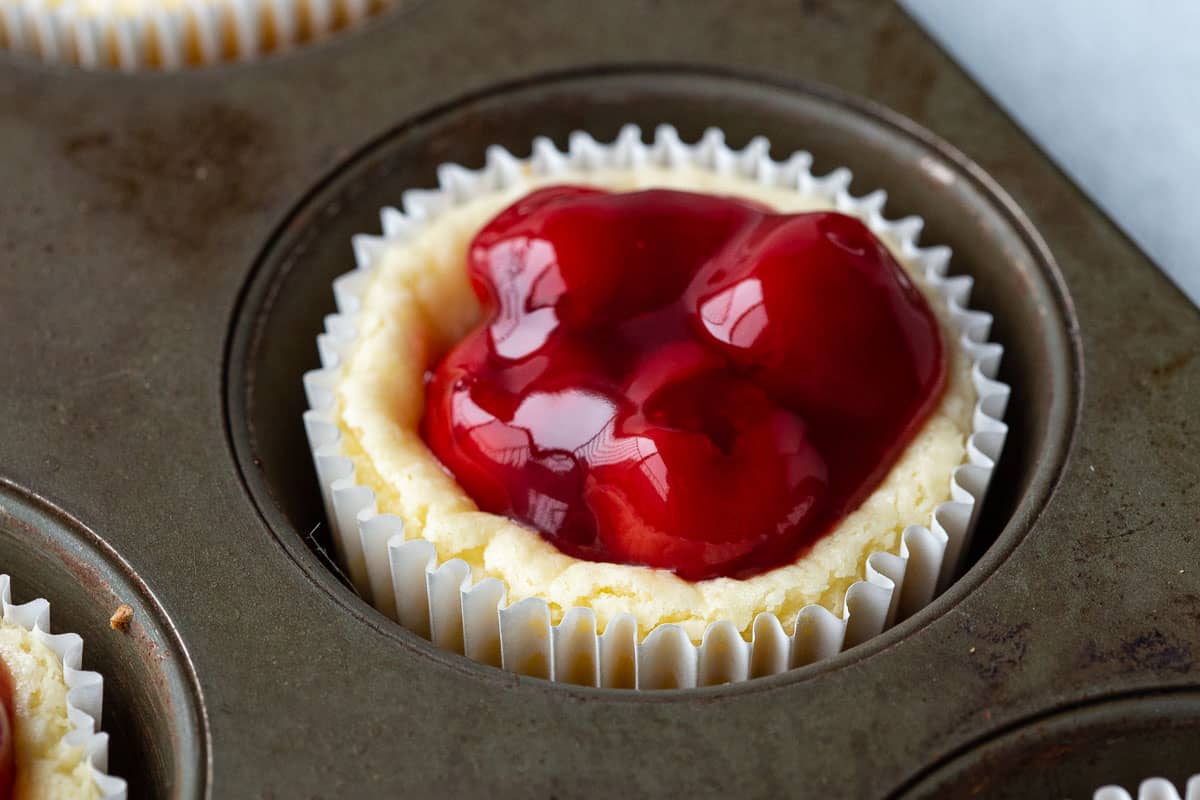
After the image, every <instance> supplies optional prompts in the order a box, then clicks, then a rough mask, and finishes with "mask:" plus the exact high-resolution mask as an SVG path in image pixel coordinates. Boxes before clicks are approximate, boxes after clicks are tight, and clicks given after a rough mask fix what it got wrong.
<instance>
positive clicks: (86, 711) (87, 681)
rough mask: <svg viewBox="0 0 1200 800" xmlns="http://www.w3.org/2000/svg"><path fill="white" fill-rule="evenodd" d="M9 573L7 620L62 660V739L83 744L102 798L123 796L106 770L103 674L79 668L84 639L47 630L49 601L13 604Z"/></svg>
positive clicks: (0, 600)
mask: <svg viewBox="0 0 1200 800" xmlns="http://www.w3.org/2000/svg"><path fill="white" fill-rule="evenodd" d="M10 581H11V579H10V578H9V576H8V575H4V574H0V613H2V614H3V617H4V620H5V621H6V622H10V623H13V624H15V625H20V626H21V627H22V628H25V629H26V630H27V631H29V632H30V633H32V634H33V636H34V638H35V639H37V640H38V641H39V642H41V643H42V644H44V645H45V646H46V647H48V648H49V649H50V650H51V652H53V653H54V654H55V655H56V656H58V658H59V660H60V661H61V662H62V669H63V680H64V681H65V682H66V684H67V718H68V719H69V720H70V721H71V724H72V726H73V728H72V730H71V731H70V732H69V733H67V734H66V736H65V737H63V738H64V741H65V742H66V743H67V744H68V745H70V746H72V747H82V748H83V749H84V757H85V758H86V759H87V760H88V763H89V765H90V766H91V771H92V778H93V779H94V780H95V782H96V787H97V788H98V789H99V793H100V797H101V798H104V800H125V796H126V786H125V781H124V779H122V778H117V777H115V776H112V775H109V774H107V772H106V770H107V769H108V734H107V733H104V732H103V731H101V730H100V712H101V709H102V706H103V701H104V678H103V677H102V676H101V675H100V674H99V673H98V672H89V671H85V670H82V669H80V666H81V665H82V663H83V639H82V638H81V637H80V636H79V635H78V634H74V633H60V634H52V633H50V603H49V601H47V600H43V599H40V598H39V599H37V600H30V601H29V602H26V603H22V604H21V605H13V604H12V602H11V600H12V598H11V594H10V585H9V584H10Z"/></svg>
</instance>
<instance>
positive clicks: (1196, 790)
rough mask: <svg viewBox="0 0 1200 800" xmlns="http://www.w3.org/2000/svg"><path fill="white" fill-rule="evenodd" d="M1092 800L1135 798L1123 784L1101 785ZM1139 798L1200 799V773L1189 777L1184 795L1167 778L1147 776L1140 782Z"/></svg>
mask: <svg viewBox="0 0 1200 800" xmlns="http://www.w3.org/2000/svg"><path fill="white" fill-rule="evenodd" d="M1092 800H1134V798H1133V796H1131V795H1130V794H1129V792H1127V791H1126V790H1125V789H1124V788H1123V787H1121V786H1116V785H1112V786H1101V787H1100V788H1099V789H1097V790H1096V793H1095V794H1094V795H1092ZM1137 800H1200V775H1193V776H1192V777H1190V778H1188V782H1187V786H1186V787H1185V788H1184V792H1183V797H1180V796H1179V790H1178V789H1176V788H1175V784H1173V783H1171V782H1170V781H1169V780H1167V779H1166V778H1147V779H1146V780H1144V781H1142V782H1141V783H1140V784H1138V789H1137Z"/></svg>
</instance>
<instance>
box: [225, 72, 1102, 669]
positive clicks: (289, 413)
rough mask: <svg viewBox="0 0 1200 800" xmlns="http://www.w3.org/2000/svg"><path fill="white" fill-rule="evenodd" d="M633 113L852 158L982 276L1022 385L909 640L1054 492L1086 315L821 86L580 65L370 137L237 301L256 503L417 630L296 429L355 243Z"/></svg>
mask: <svg viewBox="0 0 1200 800" xmlns="http://www.w3.org/2000/svg"><path fill="white" fill-rule="evenodd" d="M627 122H632V123H634V124H637V125H639V126H640V127H641V128H642V130H643V131H652V130H654V128H655V126H656V125H658V124H661V123H670V124H672V125H674V126H676V127H677V128H678V130H679V133H680V136H681V137H682V138H683V139H684V140H685V141H695V140H697V139H698V138H699V137H700V135H701V134H702V132H703V131H704V130H705V129H706V128H707V127H710V126H716V127H720V128H722V129H723V130H724V131H725V133H726V135H727V137H728V140H729V143H730V144H731V145H732V146H735V147H740V146H742V145H744V144H745V143H746V142H747V141H749V139H750V138H751V137H753V136H756V135H759V134H762V135H765V136H766V137H767V138H769V139H770V141H771V146H772V154H773V155H774V156H775V157H776V158H782V157H786V156H787V155H788V154H790V153H791V152H793V151H796V150H808V151H810V152H811V153H812V154H813V156H814V172H815V173H816V174H822V173H825V172H828V171H829V170H831V169H833V168H834V167H836V166H847V167H849V168H850V169H851V170H852V172H853V174H854V180H853V183H852V184H851V187H850V191H851V193H852V194H863V193H865V192H867V191H871V190H874V189H877V188H880V187H882V188H884V189H886V190H887V192H888V201H887V215H888V216H889V217H900V216H903V215H906V214H916V215H920V216H921V217H923V218H924V219H925V223H926V224H925V228H924V233H923V234H922V236H921V242H922V243H923V244H945V245H948V246H949V247H951V248H952V250H953V252H954V256H953V259H952V261H951V264H950V272H951V273H953V274H968V275H971V276H973V277H974V279H975V289H974V292H973V294H972V299H971V306H972V307H973V308H978V309H982V310H986V311H989V312H991V313H993V314H994V315H995V324H994V326H993V333H992V339H993V340H994V341H997V342H1000V343H1002V344H1003V345H1004V347H1005V356H1004V361H1003V366H1002V368H1001V374H1000V375H999V378H1000V379H1001V380H1003V381H1005V382H1007V383H1009V384H1010V385H1011V386H1012V387H1013V395H1012V398H1011V400H1010V401H1009V405H1008V411H1007V415H1006V421H1007V422H1008V423H1009V425H1010V433H1009V437H1008V441H1007V444H1006V446H1005V452H1004V457H1003V459H1002V461H1001V463H1000V466H999V469H998V471H997V473H996V475H995V476H994V478H993V482H992V489H991V492H990V494H989V497H988V501H987V503H986V505H985V506H984V508H983V510H982V518H981V522H980V524H979V526H978V528H977V530H976V533H975V545H974V548H973V551H972V553H971V554H970V555H969V562H970V563H972V564H975V566H974V567H972V568H971V569H969V570H968V571H967V573H966V575H965V577H964V578H962V579H960V580H959V581H958V583H957V584H956V585H955V586H954V587H952V588H951V590H950V592H949V595H950V596H949V597H944V598H942V599H941V600H939V601H935V603H934V605H933V606H932V607H930V608H929V609H926V610H925V611H923V612H920V613H918V614H917V615H916V618H915V619H916V621H910V622H909V623H906V624H903V625H901V626H899V627H898V628H897V629H895V630H893V631H892V632H890V633H887V634H885V635H884V636H882V637H877V638H876V639H875V640H873V642H882V641H887V640H890V639H894V637H897V636H903V635H907V634H910V633H912V632H913V631H914V630H915V627H914V626H916V625H919V624H920V623H919V621H920V620H927V619H929V618H930V615H931V614H935V613H938V611H939V610H944V609H945V608H947V607H949V605H950V604H951V603H952V602H954V599H955V598H956V597H961V596H962V593H963V592H965V591H969V590H970V588H971V587H973V586H975V585H977V584H978V583H979V582H980V581H981V580H982V578H983V577H984V576H985V575H986V574H987V573H988V572H990V571H991V570H993V569H995V568H996V567H997V565H998V564H999V563H1000V562H1001V561H1002V560H1003V558H1004V557H1005V556H1006V555H1007V554H1008V553H1009V552H1011V550H1012V548H1013V547H1014V546H1015V545H1016V544H1017V543H1018V542H1019V540H1020V538H1021V536H1022V535H1023V534H1024V532H1025V531H1027V530H1028V528H1029V526H1030V525H1031V524H1032V522H1033V520H1034V519H1035V518H1036V517H1037V515H1038V513H1039V511H1040V509H1041V507H1042V505H1043V503H1044V501H1045V499H1046V497H1047V496H1048V495H1049V493H1050V491H1051V490H1052V488H1053V486H1054V484H1055V483H1056V481H1057V479H1058V474H1059V472H1060V469H1061V466H1062V463H1063V459H1064V458H1065V454H1066V450H1067V446H1068V444H1069V442H1070V439H1071V435H1072V432H1073V429H1074V415H1075V406H1076V402H1077V399H1078V386H1077V382H1078V378H1077V376H1078V374H1079V364H1078V355H1077V350H1076V347H1075V343H1074V338H1073V330H1074V327H1075V326H1074V323H1073V319H1072V312H1071V309H1070V303H1069V301H1068V300H1067V298H1066V297H1065V295H1064V293H1063V290H1062V286H1061V283H1060V281H1059V279H1058V276H1057V273H1056V270H1055V267H1054V266H1053V264H1052V262H1051V260H1050V258H1049V255H1048V254H1047V253H1046V251H1045V249H1044V246H1043V245H1042V244H1041V243H1040V239H1039V237H1038V236H1037V234H1036V233H1035V232H1034V231H1033V230H1031V228H1030V227H1029V225H1028V223H1027V222H1026V221H1025V220H1024V218H1023V217H1022V215H1021V214H1020V213H1019V212H1018V211H1017V210H1016V209H1015V208H1014V207H1013V205H1012V203H1011V201H1010V200H1008V199H1007V198H1006V197H1005V196H1004V195H1003V194H1002V193H1001V192H1000V190H999V189H998V188H997V187H995V186H994V184H993V183H992V182H991V181H990V179H989V178H988V177H987V176H986V175H984V174H983V173H982V172H981V171H980V170H979V169H978V168H977V167H975V166H974V165H972V164H971V163H970V162H968V161H966V159H965V158H964V157H963V156H962V155H961V154H959V153H957V152H956V151H954V150H952V149H951V148H949V147H948V146H947V145H946V144H945V143H943V142H940V141H939V140H937V139H936V138H935V137H933V136H932V135H930V134H929V133H927V132H924V131H922V130H920V129H919V128H917V127H916V126H915V125H913V124H912V123H911V122H909V121H907V120H905V119H903V118H900V117H897V116H895V115H893V114H891V113H890V112H887V111H885V110H883V109H881V108H878V107H875V106H871V105H869V104H866V103H863V102H861V101H857V100H853V99H850V98H847V97H843V96H840V95H835V94H833V93H832V92H830V91H828V90H825V89H816V88H812V87H796V86H777V85H772V84H770V83H764V82H763V81H761V80H747V79H744V78H741V77H737V76H731V75H724V74H711V73H700V72H695V71H690V70H682V69H650V70H646V69H628V70H625V69H622V70H607V71H591V72H579V73H571V74H565V75H558V76H552V77H548V78H542V79H537V80H533V81H529V82H526V83H521V84H516V85H510V86H505V87H501V88H499V89H495V90H490V91H487V92H484V93H481V94H478V95H475V96H472V97H468V98H465V99H462V100H460V101H457V102H455V103H452V104H450V105H447V106H444V107H441V108H438V109H436V110H434V111H432V112H430V113H427V114H425V115H422V116H420V117H417V118H415V119H412V120H410V121H409V122H406V123H404V124H402V125H401V126H400V127H398V128H396V129H394V130H393V131H391V132H389V133H387V134H386V135H384V136H382V137H381V138H379V139H377V140H376V141H375V142H373V143H372V144H371V145H369V146H368V147H367V148H365V149H364V150H363V151H361V152H360V153H359V154H357V155H356V156H354V157H353V158H352V159H351V160H350V161H349V162H347V163H346V164H345V165H344V166H343V167H342V168H341V169H339V170H338V171H337V172H336V173H335V174H334V175H332V176H330V177H329V178H327V179H326V180H325V181H324V182H322V183H321V184H320V185H318V186H317V187H315V188H314V189H313V191H312V192H311V193H310V194H309V195H308V196H307V197H306V198H304V199H303V200H302V201H301V203H300V204H299V205H298V206H297V207H296V208H295V210H294V211H293V212H292V214H291V215H290V217H289V218H288V219H287V220H286V221H285V223H284V224H283V225H282V227H281V228H280V229H279V230H278V231H277V232H276V234H275V235H274V236H273V237H272V239H271V240H270V241H269V242H268V243H267V244H266V247H265V249H264V250H263V252H262V254H261V256H260V259H259V261H258V263H257V264H256V266H255V268H254V271H253V272H252V274H251V277H250V280H249V283H248V285H247V287H246V290H245V292H244V294H243V297H242V302H241V303H240V305H239V309H238V313H237V315H236V319H235V321H234V327H233V330H232V333H231V339H230V343H229V350H228V354H227V358H228V360H227V381H226V388H227V396H226V401H227V411H228V424H229V434H230V438H231V442H232V446H233V449H234V451H235V454H236V457H237V460H238V463H239V466H240V468H241V471H242V475H243V477H244V479H245V483H246V486H247V488H248V490H249V492H250V494H251V496H252V498H253V500H254V502H255V504H256V505H257V507H258V509H259V511H260V512H261V514H262V515H263V517H264V519H265V520H266V522H267V523H268V526H269V527H270V529H271V530H272V531H273V533H274V534H275V535H276V537H277V538H278V539H279V540H280V542H281V544H282V545H283V547H284V548H285V549H286V550H287V552H288V553H289V554H290V555H291V556H292V557H293V558H294V559H295V561H296V562H297V563H298V564H299V565H300V566H301V567H302V568H303V569H304V570H305V571H306V572H307V573H308V574H309V575H310V576H311V577H312V578H313V579H314V580H315V581H316V582H317V583H318V584H320V585H322V586H324V587H325V588H327V589H328V590H329V591H330V592H331V593H332V594H333V595H334V596H335V597H336V598H337V599H338V600H339V601H341V602H343V603H344V604H347V605H348V606H350V607H351V608H352V609H353V610H354V612H355V614H356V615H357V616H360V617H361V618H364V619H367V620H370V621H371V622H372V623H373V624H376V625H377V626H379V627H380V629H381V630H385V631H387V632H389V633H390V634H391V635H394V636H398V637H408V636H410V635H409V634H408V633H407V632H404V631H402V629H400V628H399V627H398V626H396V625H394V624H392V623H391V622H390V621H388V620H387V619H386V618H384V617H383V616H382V615H380V614H378V613H377V612H375V611H374V610H373V609H371V608H370V607H369V606H368V605H367V604H366V603H365V602H363V601H361V600H359V599H358V598H357V597H356V596H355V595H354V593H353V591H352V590H351V589H350V588H348V582H347V581H346V580H345V578H344V577H343V576H341V575H340V572H339V570H338V569H337V566H336V565H335V564H334V563H333V562H332V560H331V559H330V557H329V554H330V553H331V552H332V550H331V547H330V543H329V541H328V538H327V533H326V531H327V527H326V524H325V522H324V512H323V510H322V507H321V495H320V490H319V488H318V485H317V481H316V478H315V475H314V472H313V467H312V462H311V458H310V455H309V451H308V448H307V442H306V437H305V433H304V428H303V425H302V423H301V417H302V414H303V412H304V410H305V409H306V407H307V406H306V403H305V397H304V392H303V388H302V381H301V376H302V375H303V374H304V373H305V372H306V371H308V370H310V369H313V368H314V367H316V366H318V362H317V357H316V349H315V347H314V345H313V342H314V341H315V338H316V335H317V333H319V332H320V330H321V325H322V321H323V318H324V316H325V315H326V314H329V313H331V312H332V311H333V310H334V304H333V295H332V292H331V290H330V285H331V283H332V281H333V279H334V278H335V277H337V276H338V275H340V274H342V273H344V272H346V271H347V270H349V269H351V268H352V267H353V264H354V261H353V257H352V254H351V249H350V243H351V240H352V238H353V237H354V236H355V234H359V233H372V232H376V231H377V230H378V227H379V222H378V214H379V210H380V209H381V208H383V207H385V206H389V205H396V204H398V203H399V202H400V197H401V195H402V193H403V192H404V191H405V190H407V189H413V188H427V187H431V186H434V185H436V182H437V178H436V174H435V169H436V167H437V166H438V165H439V164H442V163H445V162H454V163H460V164H463V165H465V166H468V167H472V168H474V167H478V166H480V165H481V164H482V162H483V159H484V154H485V151H486V149H487V147H488V146H489V145H492V144H499V145H502V146H504V147H506V148H508V149H509V150H510V151H512V152H513V153H515V154H517V155H518V156H524V155H527V154H528V153H529V147H530V142H531V141H532V140H533V139H534V138H535V137H536V136H539V135H545V136H549V137H551V138H552V139H554V141H555V142H556V143H558V144H559V146H565V145H566V141H567V137H568V134H569V133H570V132H571V131H574V130H586V131H588V132H590V133H592V134H593V135H594V136H595V137H596V138H597V139H600V140H611V139H613V138H614V137H615V136H616V135H617V133H618V130H619V129H620V128H621V126H622V125H623V124H624V123H627ZM976 562H978V563H976ZM871 646H872V645H866V647H871ZM859 649H861V648H859ZM834 661H836V659H834ZM827 663H831V662H827Z"/></svg>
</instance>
